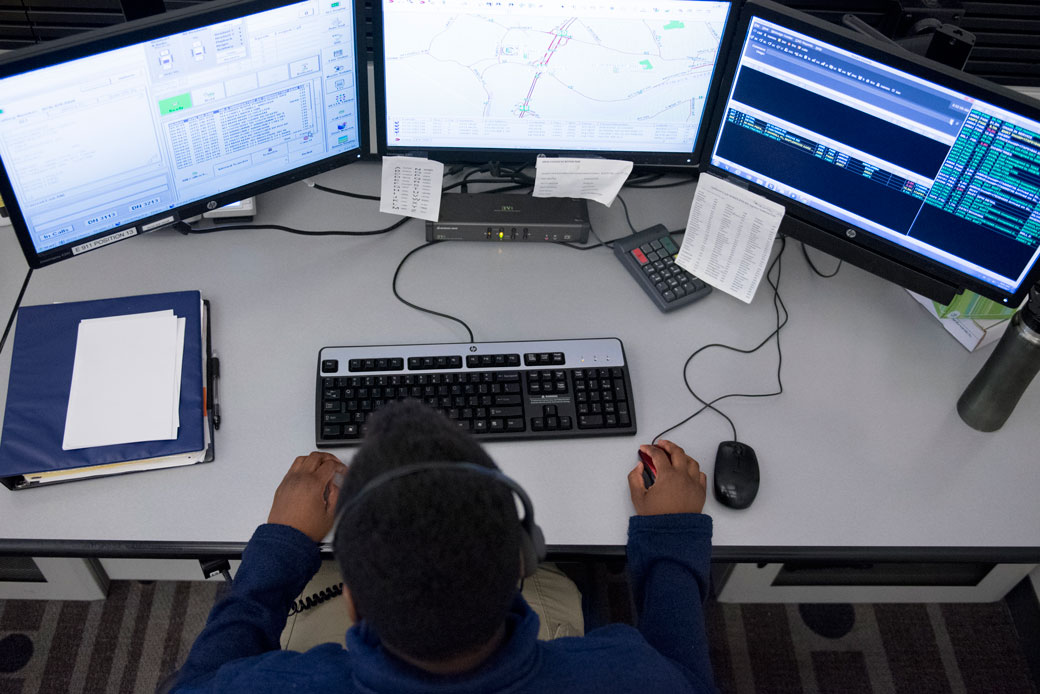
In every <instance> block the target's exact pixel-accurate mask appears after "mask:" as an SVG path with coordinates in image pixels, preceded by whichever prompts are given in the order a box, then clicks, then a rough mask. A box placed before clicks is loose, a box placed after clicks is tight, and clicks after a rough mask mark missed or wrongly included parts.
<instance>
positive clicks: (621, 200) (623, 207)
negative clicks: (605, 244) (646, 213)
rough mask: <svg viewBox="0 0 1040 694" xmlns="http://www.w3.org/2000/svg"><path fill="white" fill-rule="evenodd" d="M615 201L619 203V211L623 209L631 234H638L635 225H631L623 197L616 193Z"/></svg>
mask: <svg viewBox="0 0 1040 694" xmlns="http://www.w3.org/2000/svg"><path fill="white" fill-rule="evenodd" d="M617 199H618V202H620V203H621V209H623V210H624V211H625V221H626V222H628V228H629V229H631V230H632V233H633V234H636V233H638V232H637V231H636V225H635V224H633V223H632V218H631V217H629V216H628V204H627V203H625V199H624V198H623V197H621V194H620V193H618V196H617ZM597 238H599V237H597Z"/></svg>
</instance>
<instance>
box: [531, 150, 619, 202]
mask: <svg viewBox="0 0 1040 694" xmlns="http://www.w3.org/2000/svg"><path fill="white" fill-rule="evenodd" d="M630 173H632V162H630V161H621V160H617V159H549V158H546V157H539V158H538V161H537V162H536V163H535V168H534V191H533V192H532V193H531V195H533V196H534V197H536V198H586V199H587V200H592V201H594V202H598V203H601V204H603V205H606V206H607V207H610V205H611V203H613V202H614V198H615V197H617V194H618V191H619V190H621V186H623V185H625V181H627V180H628V175H629V174H630Z"/></svg>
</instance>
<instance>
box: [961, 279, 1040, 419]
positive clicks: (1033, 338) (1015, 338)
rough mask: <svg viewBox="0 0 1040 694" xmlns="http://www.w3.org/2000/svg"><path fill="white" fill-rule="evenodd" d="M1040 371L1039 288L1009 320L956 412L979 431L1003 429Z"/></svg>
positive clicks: (1036, 287)
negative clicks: (1005, 330) (1009, 322)
mask: <svg viewBox="0 0 1040 694" xmlns="http://www.w3.org/2000/svg"><path fill="white" fill-rule="evenodd" d="M1037 371H1040V285H1038V286H1034V287H1033V288H1032V290H1031V291H1030V294H1029V302H1028V303H1027V304H1026V305H1025V306H1024V307H1023V308H1022V310H1021V311H1019V312H1018V313H1016V314H1015V315H1014V316H1013V317H1012V318H1011V324H1010V325H1008V328H1007V332H1005V333H1004V336H1003V337H1001V338H1000V342H998V343H997V347H996V349H995V350H994V351H993V354H991V355H990V357H989V359H988V360H987V361H986V363H985V364H983V366H982V369H981V370H980V371H979V373H978V374H976V376H975V378H974V379H973V380H972V382H971V383H969V384H968V387H967V388H966V389H965V391H964V393H963V394H962V395H961V397H960V399H959V400H958V401H957V413H958V414H960V416H961V419H963V420H964V422H965V423H966V424H967V425H968V426H970V427H972V428H974V429H978V430H979V431H996V430H997V429H999V428H1000V427H1002V426H1004V422H1006V421H1007V419H1008V417H1009V416H1011V412H1012V411H1013V410H1014V409H1015V405H1017V404H1018V401H1019V398H1021V397H1022V393H1024V392H1025V390H1026V388H1028V387H1029V383H1030V382H1031V381H1032V380H1033V377H1034V376H1036V373H1037Z"/></svg>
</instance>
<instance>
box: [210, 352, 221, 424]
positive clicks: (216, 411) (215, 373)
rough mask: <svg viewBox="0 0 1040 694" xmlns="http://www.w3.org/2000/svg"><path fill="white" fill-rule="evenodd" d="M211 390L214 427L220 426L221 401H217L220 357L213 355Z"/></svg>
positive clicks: (211, 361) (211, 358) (211, 362)
mask: <svg viewBox="0 0 1040 694" xmlns="http://www.w3.org/2000/svg"><path fill="white" fill-rule="evenodd" d="M209 376H210V391H211V396H212V399H213V428H214V429H219V428H220V403H219V402H218V401H217V382H218V381H220V359H218V358H217V356H216V355H213V356H212V357H210V359H209Z"/></svg>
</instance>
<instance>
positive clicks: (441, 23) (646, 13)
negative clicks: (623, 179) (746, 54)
mask: <svg viewBox="0 0 1040 694" xmlns="http://www.w3.org/2000/svg"><path fill="white" fill-rule="evenodd" d="M376 2H377V3H379V5H380V11H378V12H377V13H376V23H377V30H376V32H375V35H376V45H375V60H374V68H375V91H374V94H375V96H374V98H375V101H376V104H375V105H376V120H377V133H378V137H377V141H378V147H379V151H380V153H381V154H417V155H420V156H426V157H429V158H431V159H436V160H439V161H445V162H463V163H486V162H509V163H528V164H530V163H532V162H534V161H535V158H536V156H538V155H540V154H547V155H563V156H573V155H577V156H583V155H594V156H602V157H607V158H613V159H625V160H630V161H633V162H634V163H635V164H636V165H643V166H679V167H691V169H692V168H693V167H696V166H697V164H698V163H699V150H698V148H699V146H700V144H701V143H702V141H703V132H702V130H703V129H702V123H703V120H704V115H705V114H706V113H707V109H706V103H707V102H708V101H709V97H710V96H711V95H712V94H713V93H715V92H714V86H715V85H717V80H718V73H719V71H718V70H716V63H717V61H718V57H719V52H720V47H721V46H722V45H724V42H725V36H726V31H727V29H728V27H729V26H730V25H731V24H732V21H730V20H731V17H732V16H734V15H735V13H736V12H735V10H734V5H733V2H731V0H611V1H609V2H608V1H605V0H567V2H545V1H534V2H527V1H524V2H513V1H506V0H376Z"/></svg>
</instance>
